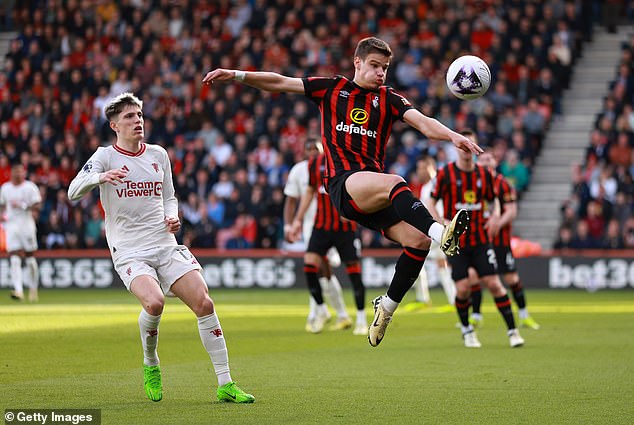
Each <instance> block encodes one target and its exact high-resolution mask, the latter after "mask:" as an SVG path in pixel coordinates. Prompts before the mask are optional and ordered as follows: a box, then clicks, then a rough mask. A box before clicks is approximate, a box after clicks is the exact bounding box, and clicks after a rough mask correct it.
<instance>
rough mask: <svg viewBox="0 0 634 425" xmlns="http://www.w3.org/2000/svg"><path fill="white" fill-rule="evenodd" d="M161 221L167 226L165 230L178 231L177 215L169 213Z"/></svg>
mask: <svg viewBox="0 0 634 425" xmlns="http://www.w3.org/2000/svg"><path fill="white" fill-rule="evenodd" d="M163 222H164V223H165V225H166V226H167V231H168V232H170V233H178V231H179V230H180V229H181V222H180V220H179V219H178V217H172V216H171V215H168V216H167V217H165V219H164V220H163Z"/></svg>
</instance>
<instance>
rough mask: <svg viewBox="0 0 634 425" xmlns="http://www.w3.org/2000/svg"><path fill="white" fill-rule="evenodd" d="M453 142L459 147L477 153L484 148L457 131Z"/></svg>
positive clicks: (452, 138)
mask: <svg viewBox="0 0 634 425" xmlns="http://www.w3.org/2000/svg"><path fill="white" fill-rule="evenodd" d="M451 142H452V143H453V144H454V145H455V146H456V147H457V148H458V149H461V150H463V151H465V152H471V153H473V154H476V155H480V154H481V153H482V152H484V151H483V150H482V148H481V147H480V146H478V145H476V144H475V143H473V142H472V141H471V140H469V138H467V137H465V136H463V135H462V134H458V133H455V134H453V135H452V137H451Z"/></svg>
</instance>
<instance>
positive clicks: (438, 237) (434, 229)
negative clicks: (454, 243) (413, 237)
mask: <svg viewBox="0 0 634 425" xmlns="http://www.w3.org/2000/svg"><path fill="white" fill-rule="evenodd" d="M444 230H445V226H443V225H442V224H440V223H434V224H432V225H431V227H430V228H429V235H427V236H429V237H430V238H431V239H432V240H433V241H435V242H438V243H439V244H442V232H444Z"/></svg>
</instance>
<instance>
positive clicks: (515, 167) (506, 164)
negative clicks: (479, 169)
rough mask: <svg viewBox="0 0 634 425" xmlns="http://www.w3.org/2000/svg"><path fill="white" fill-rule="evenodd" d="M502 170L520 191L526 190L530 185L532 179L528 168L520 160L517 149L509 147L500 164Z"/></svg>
mask: <svg viewBox="0 0 634 425" xmlns="http://www.w3.org/2000/svg"><path fill="white" fill-rule="evenodd" d="M500 172H501V173H502V175H503V176H504V177H505V178H506V179H507V180H508V181H509V183H510V184H511V185H512V186H513V187H514V188H515V190H517V191H518V192H522V191H524V190H525V189H526V187H527V186H528V183H529V179H530V175H529V172H528V169H527V168H526V165H524V163H523V162H522V161H520V158H519V154H518V153H517V151H516V150H515V149H509V150H508V151H507V152H506V156H505V157H504V161H502V164H500Z"/></svg>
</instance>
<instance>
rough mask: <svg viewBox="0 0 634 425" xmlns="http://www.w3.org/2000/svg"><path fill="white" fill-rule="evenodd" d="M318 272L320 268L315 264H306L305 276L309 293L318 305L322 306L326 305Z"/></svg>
mask: <svg viewBox="0 0 634 425" xmlns="http://www.w3.org/2000/svg"><path fill="white" fill-rule="evenodd" d="M318 272H319V268H318V267H317V266H315V265H314V264H304V274H305V275H306V284H307V285H308V291H309V292H310V295H312V297H313V298H314V300H315V302H316V303H317V305H321V304H323V303H324V296H323V294H322V292H321V285H320V284H319V277H318V275H317V273H318Z"/></svg>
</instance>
